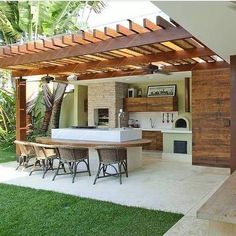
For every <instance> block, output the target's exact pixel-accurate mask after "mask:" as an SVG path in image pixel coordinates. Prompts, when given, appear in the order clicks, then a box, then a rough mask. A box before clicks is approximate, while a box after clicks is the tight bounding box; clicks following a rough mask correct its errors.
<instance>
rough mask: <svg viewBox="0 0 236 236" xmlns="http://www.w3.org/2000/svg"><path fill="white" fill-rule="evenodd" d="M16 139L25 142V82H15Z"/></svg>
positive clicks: (18, 80) (20, 80)
mask: <svg viewBox="0 0 236 236" xmlns="http://www.w3.org/2000/svg"><path fill="white" fill-rule="evenodd" d="M16 139H17V140H22V141H24V140H26V81H25V80H24V79H17V80H16Z"/></svg>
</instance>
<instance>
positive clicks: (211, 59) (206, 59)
mask: <svg viewBox="0 0 236 236" xmlns="http://www.w3.org/2000/svg"><path fill="white" fill-rule="evenodd" d="M200 58H201V59H202V60H204V61H206V62H215V60H214V59H213V58H212V57H208V56H205V57H200Z"/></svg>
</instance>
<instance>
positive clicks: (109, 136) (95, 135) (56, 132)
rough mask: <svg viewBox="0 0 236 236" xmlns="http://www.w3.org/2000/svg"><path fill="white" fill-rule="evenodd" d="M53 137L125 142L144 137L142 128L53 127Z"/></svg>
mask: <svg viewBox="0 0 236 236" xmlns="http://www.w3.org/2000/svg"><path fill="white" fill-rule="evenodd" d="M52 139H64V140H87V141H105V142H125V141H131V140H138V139H142V130H141V129H133V128H95V129H86V128H85V129H77V128H62V129H52Z"/></svg>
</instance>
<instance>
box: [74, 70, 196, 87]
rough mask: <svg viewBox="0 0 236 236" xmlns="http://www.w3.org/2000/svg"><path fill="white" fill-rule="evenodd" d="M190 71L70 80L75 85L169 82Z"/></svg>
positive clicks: (187, 74)
mask: <svg viewBox="0 0 236 236" xmlns="http://www.w3.org/2000/svg"><path fill="white" fill-rule="evenodd" d="M191 74H192V73H191V71H186V72H175V73H172V74H170V75H163V74H151V75H140V76H137V75H135V76H124V77H112V78H103V79H94V80H78V81H75V82H72V83H73V84H76V85H89V84H92V83H103V82H122V83H128V84H135V83H158V82H169V81H177V80H183V79H184V78H185V77H191Z"/></svg>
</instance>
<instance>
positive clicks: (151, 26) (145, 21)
mask: <svg viewBox="0 0 236 236" xmlns="http://www.w3.org/2000/svg"><path fill="white" fill-rule="evenodd" d="M143 26H144V27H145V28H146V29H149V30H151V31H155V30H159V29H161V27H160V26H158V25H156V24H154V23H153V22H152V21H150V20H148V19H147V18H145V19H143Z"/></svg>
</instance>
